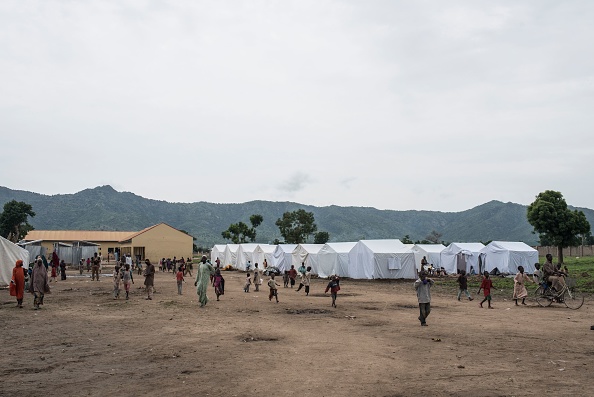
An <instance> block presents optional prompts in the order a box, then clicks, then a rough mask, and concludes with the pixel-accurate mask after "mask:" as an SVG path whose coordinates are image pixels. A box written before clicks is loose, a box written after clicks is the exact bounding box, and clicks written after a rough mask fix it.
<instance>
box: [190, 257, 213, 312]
mask: <svg viewBox="0 0 594 397" xmlns="http://www.w3.org/2000/svg"><path fill="white" fill-rule="evenodd" d="M211 274H214V268H213V267H212V265H211V264H210V263H208V262H207V261H206V255H203V256H202V260H201V262H200V265H199V266H198V269H197V271H196V281H195V282H194V286H195V287H196V293H197V294H198V301H199V302H200V307H204V306H206V304H207V303H208V297H207V296H206V290H207V289H208V282H209V281H210V275H211Z"/></svg>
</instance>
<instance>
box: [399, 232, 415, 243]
mask: <svg viewBox="0 0 594 397" xmlns="http://www.w3.org/2000/svg"><path fill="white" fill-rule="evenodd" d="M401 241H402V244H414V243H413V241H412V240H411V239H410V236H409V235H408V234H407V235H406V236H404V237H402V240H401Z"/></svg>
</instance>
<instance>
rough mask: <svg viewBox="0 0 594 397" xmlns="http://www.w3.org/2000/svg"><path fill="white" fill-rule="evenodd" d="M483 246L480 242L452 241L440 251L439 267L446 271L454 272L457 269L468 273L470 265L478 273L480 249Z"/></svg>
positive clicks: (456, 271)
mask: <svg viewBox="0 0 594 397" xmlns="http://www.w3.org/2000/svg"><path fill="white" fill-rule="evenodd" d="M483 248H485V246H484V245H483V244H482V243H452V244H450V245H448V247H447V248H446V249H444V250H443V251H441V256H440V260H441V267H443V268H444V269H445V270H446V272H448V273H453V274H456V273H458V271H459V270H466V273H470V266H472V267H473V268H474V270H475V271H476V272H477V273H478V272H479V271H480V267H479V255H480V251H481V250H482V249H483Z"/></svg>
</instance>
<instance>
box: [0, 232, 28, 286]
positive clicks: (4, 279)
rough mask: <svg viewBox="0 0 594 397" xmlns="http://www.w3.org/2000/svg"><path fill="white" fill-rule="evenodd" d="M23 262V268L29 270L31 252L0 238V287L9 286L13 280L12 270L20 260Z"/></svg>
mask: <svg viewBox="0 0 594 397" xmlns="http://www.w3.org/2000/svg"><path fill="white" fill-rule="evenodd" d="M19 259H20V260H22V261H23V267H24V268H26V269H28V268H29V251H27V250H26V249H24V248H21V247H19V246H18V245H16V244H14V243H12V242H10V241H9V240H7V239H5V238H4V237H0V285H2V286H7V285H8V284H10V280H12V269H14V265H15V263H16V261H18V260H19Z"/></svg>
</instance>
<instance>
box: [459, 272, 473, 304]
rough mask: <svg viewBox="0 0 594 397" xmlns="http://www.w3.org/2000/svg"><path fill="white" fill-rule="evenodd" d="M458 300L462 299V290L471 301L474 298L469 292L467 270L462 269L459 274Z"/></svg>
mask: <svg viewBox="0 0 594 397" xmlns="http://www.w3.org/2000/svg"><path fill="white" fill-rule="evenodd" d="M457 281H458V286H459V288H458V300H460V296H462V292H464V294H466V297H467V298H468V300H469V301H471V300H472V297H471V296H470V292H468V276H466V270H462V271H460V275H459V276H458V280H457Z"/></svg>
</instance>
